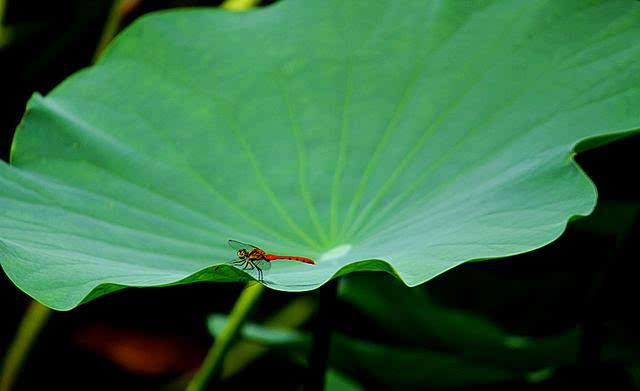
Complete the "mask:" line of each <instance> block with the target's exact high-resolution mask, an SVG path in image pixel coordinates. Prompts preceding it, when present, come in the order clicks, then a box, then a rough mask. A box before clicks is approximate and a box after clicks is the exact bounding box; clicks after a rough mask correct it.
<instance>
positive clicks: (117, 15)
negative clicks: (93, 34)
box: [0, 0, 138, 64]
mask: <svg viewBox="0 0 640 391" xmlns="http://www.w3.org/2000/svg"><path fill="white" fill-rule="evenodd" d="M0 1H2V0H0ZM137 3H138V0H133V1H132V0H114V1H113V4H112V5H111V11H109V16H108V17H107V21H106V22H105V24H104V29H103V30H102V35H101V36H100V41H98V45H97V46H96V50H95V52H94V53H93V60H92V61H91V62H92V63H94V64H95V63H96V61H98V57H100V55H101V54H102V52H103V51H104V49H106V47H107V45H109V43H110V42H111V41H112V40H113V37H115V36H116V34H117V33H118V30H119V29H120V23H121V22H122V18H123V17H124V16H125V15H126V14H127V11H128V10H131V9H133V8H134V7H135V6H136V4H137Z"/></svg>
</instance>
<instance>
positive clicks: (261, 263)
mask: <svg viewBox="0 0 640 391" xmlns="http://www.w3.org/2000/svg"><path fill="white" fill-rule="evenodd" d="M253 263H254V264H255V265H256V266H257V267H259V268H260V270H269V269H271V262H269V261H267V260H265V259H258V260H255V261H253Z"/></svg>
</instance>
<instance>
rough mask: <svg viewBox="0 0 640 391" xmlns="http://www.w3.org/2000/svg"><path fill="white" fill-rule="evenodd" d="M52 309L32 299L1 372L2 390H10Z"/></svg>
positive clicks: (0, 385)
mask: <svg viewBox="0 0 640 391" xmlns="http://www.w3.org/2000/svg"><path fill="white" fill-rule="evenodd" d="M49 315H51V310H50V309H49V308H47V307H45V306H43V305H42V304H40V303H38V302H37V301H35V300H32V301H31V303H30V304H29V306H28V307H27V311H26V313H25V315H24V316H23V318H22V320H21V321H20V325H19V327H18V332H17V333H16V336H15V338H14V339H13V341H12V342H11V345H10V346H9V349H8V350H7V354H6V356H5V359H4V363H3V365H2V371H1V372H0V391H9V390H11V387H12V386H13V383H14V382H15V380H16V377H17V375H18V372H20V368H21V367H22V364H23V363H24V361H25V359H26V358H27V355H28V354H29V351H30V350H31V347H32V346H33V343H34V341H35V340H36V339H37V337H38V334H40V332H41V331H42V329H43V328H44V325H45V324H46V323H47V319H48V318H49Z"/></svg>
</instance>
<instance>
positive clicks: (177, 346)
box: [0, 0, 640, 390]
mask: <svg viewBox="0 0 640 391" xmlns="http://www.w3.org/2000/svg"><path fill="white" fill-rule="evenodd" d="M218 3H219V1H208V2H207V1H151V0H147V1H141V2H139V4H137V6H136V7H135V8H133V9H132V10H131V11H130V12H129V14H128V15H127V17H126V18H125V19H124V23H123V25H126V24H127V23H130V22H131V21H132V20H134V19H135V18H136V17H138V16H139V15H141V14H143V13H146V12H150V11H153V10H158V9H164V8H171V7H184V6H200V5H207V6H211V5H217V4H218ZM263 3H267V2H263ZM132 4H133V2H132ZM110 7H111V2H110V1H104V0H100V1H99V0H94V1H80V0H75V1H65V2H40V1H37V2H36V1H24V0H21V1H17V0H16V1H9V2H8V7H7V12H6V16H5V21H4V24H5V25H7V26H9V27H10V28H11V29H12V31H14V33H15V35H14V37H13V39H12V40H11V41H10V42H8V43H7V44H6V45H5V46H3V47H0V102H2V104H0V136H1V137H0V157H1V158H2V159H3V160H5V161H8V160H9V150H10V145H11V140H12V136H13V131H14V129H15V127H16V125H17V124H18V122H19V120H20V118H21V116H22V114H23V111H24V108H25V104H26V101H27V99H28V98H29V96H30V95H31V94H32V93H33V92H36V91H37V92H40V93H43V94H46V93H47V92H48V91H49V90H51V89H52V88H53V87H55V86H56V85H57V84H58V83H60V82H61V81H62V80H63V79H65V78H66V77H67V76H69V75H70V74H72V73H73V72H75V71H77V70H79V69H81V68H83V67H86V66H88V65H89V64H90V62H91V59H92V57H93V55H94V51H95V48H96V44H97V42H98V40H99V37H100V35H101V33H102V29H103V26H104V22H105V20H106V17H107V14H108V12H109V10H110ZM639 112H640V110H639ZM639 145H640V135H636V136H634V137H630V138H627V139H624V140H621V141H618V142H615V143H613V144H610V145H607V146H604V147H601V148H599V149H597V150H592V151H588V152H585V153H582V154H580V155H579V156H577V161H578V162H579V164H580V165H581V167H583V168H584V170H585V171H586V172H587V173H588V175H589V176H590V177H591V178H592V179H593V181H594V182H595V183H596V185H597V188H598V192H599V196H600V198H599V205H598V208H599V210H600V212H601V213H600V216H599V217H598V218H599V219H605V220H606V219H607V218H609V219H616V218H618V217H617V216H615V215H609V212H608V210H609V209H607V205H610V203H611V202H619V201H623V202H628V203H638V200H639V199H640V192H639V190H638V188H637V186H636V182H637V181H638V173H637V171H638V167H639V166H640V165H639V162H640V158H639V157H638V153H637V152H638V146H639ZM625 217H626V218H625V219H623V220H624V222H627V221H630V222H631V224H626V223H625V224H622V222H623V220H621V221H620V224H617V222H615V221H614V224H613V225H614V226H616V227H617V230H615V231H611V230H609V231H608V232H597V230H595V231H594V230H593V229H589V228H585V224H582V225H581V223H580V222H577V223H571V224H570V225H569V227H568V229H567V232H566V233H565V234H564V235H563V236H562V237H561V238H560V239H559V240H557V241H556V242H554V243H552V244H551V245H549V246H547V247H545V248H542V249H540V250H537V251H533V252H531V253H528V254H525V255H521V256H516V257H511V258H506V259H501V260H493V261H486V262H480V263H471V264H465V265H462V266H460V267H457V268H455V269H454V270H452V271H450V272H447V273H445V274H444V275H442V276H440V277H438V278H436V279H434V280H432V281H430V282H428V283H426V284H423V286H421V287H419V288H417V289H426V290H428V291H429V293H431V295H432V296H433V297H435V298H436V299H437V300H438V301H439V302H440V303H442V304H446V305H448V306H451V307H455V308H460V309H465V310H468V311H471V312H475V313H479V314H483V315H484V316H486V317H488V318H490V319H492V320H494V321H496V322H498V323H499V324H500V325H502V326H503V327H504V328H506V329H507V330H509V331H510V332H512V333H514V334H521V335H531V336H545V335H554V334H558V333H561V332H562V331H564V330H568V329H571V328H572V327H575V326H576V324H578V325H582V326H583V327H584V330H585V331H584V335H583V337H582V348H581V352H580V355H579V357H578V359H577V363H576V365H573V366H569V367H564V368H559V369H557V370H556V371H555V372H554V373H553V375H552V376H551V377H550V378H549V379H548V380H546V381H544V382H542V383H540V384H537V385H527V386H526V387H527V389H547V388H550V387H554V386H557V387H563V388H564V387H570V386H576V385H585V386H586V385H589V386H594V385H595V383H601V384H602V385H603V386H606V387H607V388H609V389H631V387H632V383H633V382H632V377H631V375H630V372H629V368H630V365H629V364H628V362H626V363H622V362H615V361H614V362H602V361H601V360H600V357H601V356H600V349H601V348H602V345H603V344H605V343H609V342H607V341H611V340H615V341H622V342H623V343H624V344H627V345H631V346H638V342H639V341H638V339H639V337H638V335H637V333H636V330H638V325H639V323H638V321H637V320H636V319H635V318H636V316H635V313H636V312H637V310H638V306H637V295H638V294H637V288H636V287H637V284H636V280H637V276H638V271H639V268H638V260H639V259H640V258H639V257H638V255H639V254H640V251H639V248H638V247H639V244H638V238H639V237H640V236H639V234H640V224H639V223H638V219H637V216H633V215H631V216H625ZM594 224H596V225H597V221H596V222H595V223H594ZM242 287H243V286H242V285H241V284H207V283H200V284H193V285H189V286H179V287H170V288H162V289H126V290H122V291H119V292H116V293H113V294H110V295H107V296H104V297H101V298H99V299H97V300H95V301H93V302H91V303H89V304H86V305H82V306H80V307H79V308H78V309H76V310H73V311H71V312H57V313H54V314H53V316H52V317H51V320H50V322H49V324H48V325H47V326H46V328H45V329H44V331H43V333H42V335H41V337H40V338H39V340H38V342H37V344H36V346H35V348H34V350H33V352H32V354H31V356H30V357H29V359H28V361H27V363H26V365H25V367H24V370H23V375H22V376H21V377H20V379H19V383H18V384H17V388H16V389H19V390H31V389H41V388H42V387H43V386H48V387H51V386H53V387H55V388H58V387H59V388H63V389H84V388H87V387H90V388H91V389H94V390H102V389H104V390H107V389H116V388H117V389H124V390H143V389H144V390H146V389H150V390H155V389H165V387H167V385H169V387H168V388H166V389H171V387H170V385H171V384H172V382H175V381H176V379H177V378H179V376H180V375H182V374H185V373H188V372H189V371H191V370H193V369H195V368H196V367H197V365H198V363H199V362H200V360H201V359H202V357H203V356H204V354H205V353H206V351H207V349H208V347H209V346H210V344H211V342H212V338H211V337H210V336H209V334H208V332H207V330H206V327H205V320H206V317H207V315H209V314H210V313H213V312H228V311H229V310H230V309H231V307H232V305H233V303H234V300H235V298H237V296H238V294H239V292H240V291H241V289H242ZM309 294H310V295H315V294H316V293H309ZM293 296H294V295H293V294H285V293H278V292H267V293H266V294H265V296H264V297H263V299H262V300H261V304H260V306H259V308H258V310H257V311H256V314H255V315H254V317H256V318H260V317H261V316H264V314H268V313H270V312H271V311H273V310H275V309H277V308H279V307H280V306H281V305H282V304H283V303H286V302H287V301H288V300H289V299H290V298H291V297H293ZM29 301H30V299H29V298H28V297H27V296H26V295H25V294H24V293H22V292H21V291H20V290H18V289H17V288H16V287H15V286H14V285H13V284H12V283H11V282H10V281H9V280H8V279H7V277H6V276H5V275H4V274H3V273H0V303H2V307H1V310H2V321H1V322H0V355H2V354H3V353H2V352H4V351H5V350H6V348H7V346H8V345H9V343H10V341H11V339H12V338H13V335H14V332H15V330H16V327H17V324H18V322H19V320H20V319H21V317H22V315H23V313H24V311H25V309H26V306H27V304H28V303H29ZM334 315H335V319H336V320H337V323H338V324H337V325H336V327H337V328H338V329H339V330H341V331H342V332H344V333H345V334H348V335H355V336H358V337H360V338H369V339H372V340H377V341H383V342H387V341H389V340H390V339H392V337H390V336H389V335H387V333H386V332H384V331H382V330H381V329H378V328H377V327H376V325H375V324H371V322H370V321H368V320H367V319H366V318H364V317H363V316H362V315H359V314H358V313H357V311H355V310H354V309H353V308H351V307H350V306H349V305H348V304H345V303H338V304H337V305H336V307H335V312H334ZM116 345H117V346H120V347H121V348H122V349H123V350H121V351H119V352H120V353H113V351H112V350H113V349H112V348H113V346H116ZM109 349H112V350H109ZM123 352H124V353H123ZM149 355H151V356H153V357H155V358H156V359H157V360H159V361H158V362H153V361H152V362H149V358H148V356H149ZM635 365H636V367H637V365H638V364H635ZM416 370H419V368H416ZM248 373H249V374H248ZM283 373H284V374H286V376H281V374H283ZM303 378H304V372H303V370H302V368H300V367H296V366H295V365H294V364H291V363H290V362H289V361H287V360H279V359H277V358H274V357H272V356H267V357H266V358H264V359H262V361H261V362H259V363H258V364H254V365H252V366H251V367H250V369H249V371H245V372H244V373H243V374H241V375H240V376H236V377H234V378H232V379H231V380H230V381H229V382H228V383H226V384H225V386H224V388H225V389H226V388H237V387H244V386H250V385H256V384H258V385H263V386H265V385H268V386H269V387H267V388H272V387H275V386H277V387H278V388H283V389H296V388H297V387H298V385H299V384H300V382H301V381H302V379H303ZM356 380H358V381H361V382H362V384H365V385H366V386H368V387H371V388H375V387H376V386H377V385H376V384H370V383H368V380H367V379H356ZM174 384H175V383H174ZM515 386H518V387H520V388H522V387H524V386H525V385H524V384H504V385H501V386H499V387H497V386H491V387H478V386H473V387H471V386H470V387H469V388H466V389H511V388H512V387H515ZM173 389H176V388H173Z"/></svg>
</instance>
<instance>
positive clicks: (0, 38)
mask: <svg viewBox="0 0 640 391" xmlns="http://www.w3.org/2000/svg"><path fill="white" fill-rule="evenodd" d="M6 9H7V2H6V0H0V48H1V47H3V46H4V44H5V42H6V41H8V40H9V30H8V29H7V28H5V27H4V13H5V11H6Z"/></svg>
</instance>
